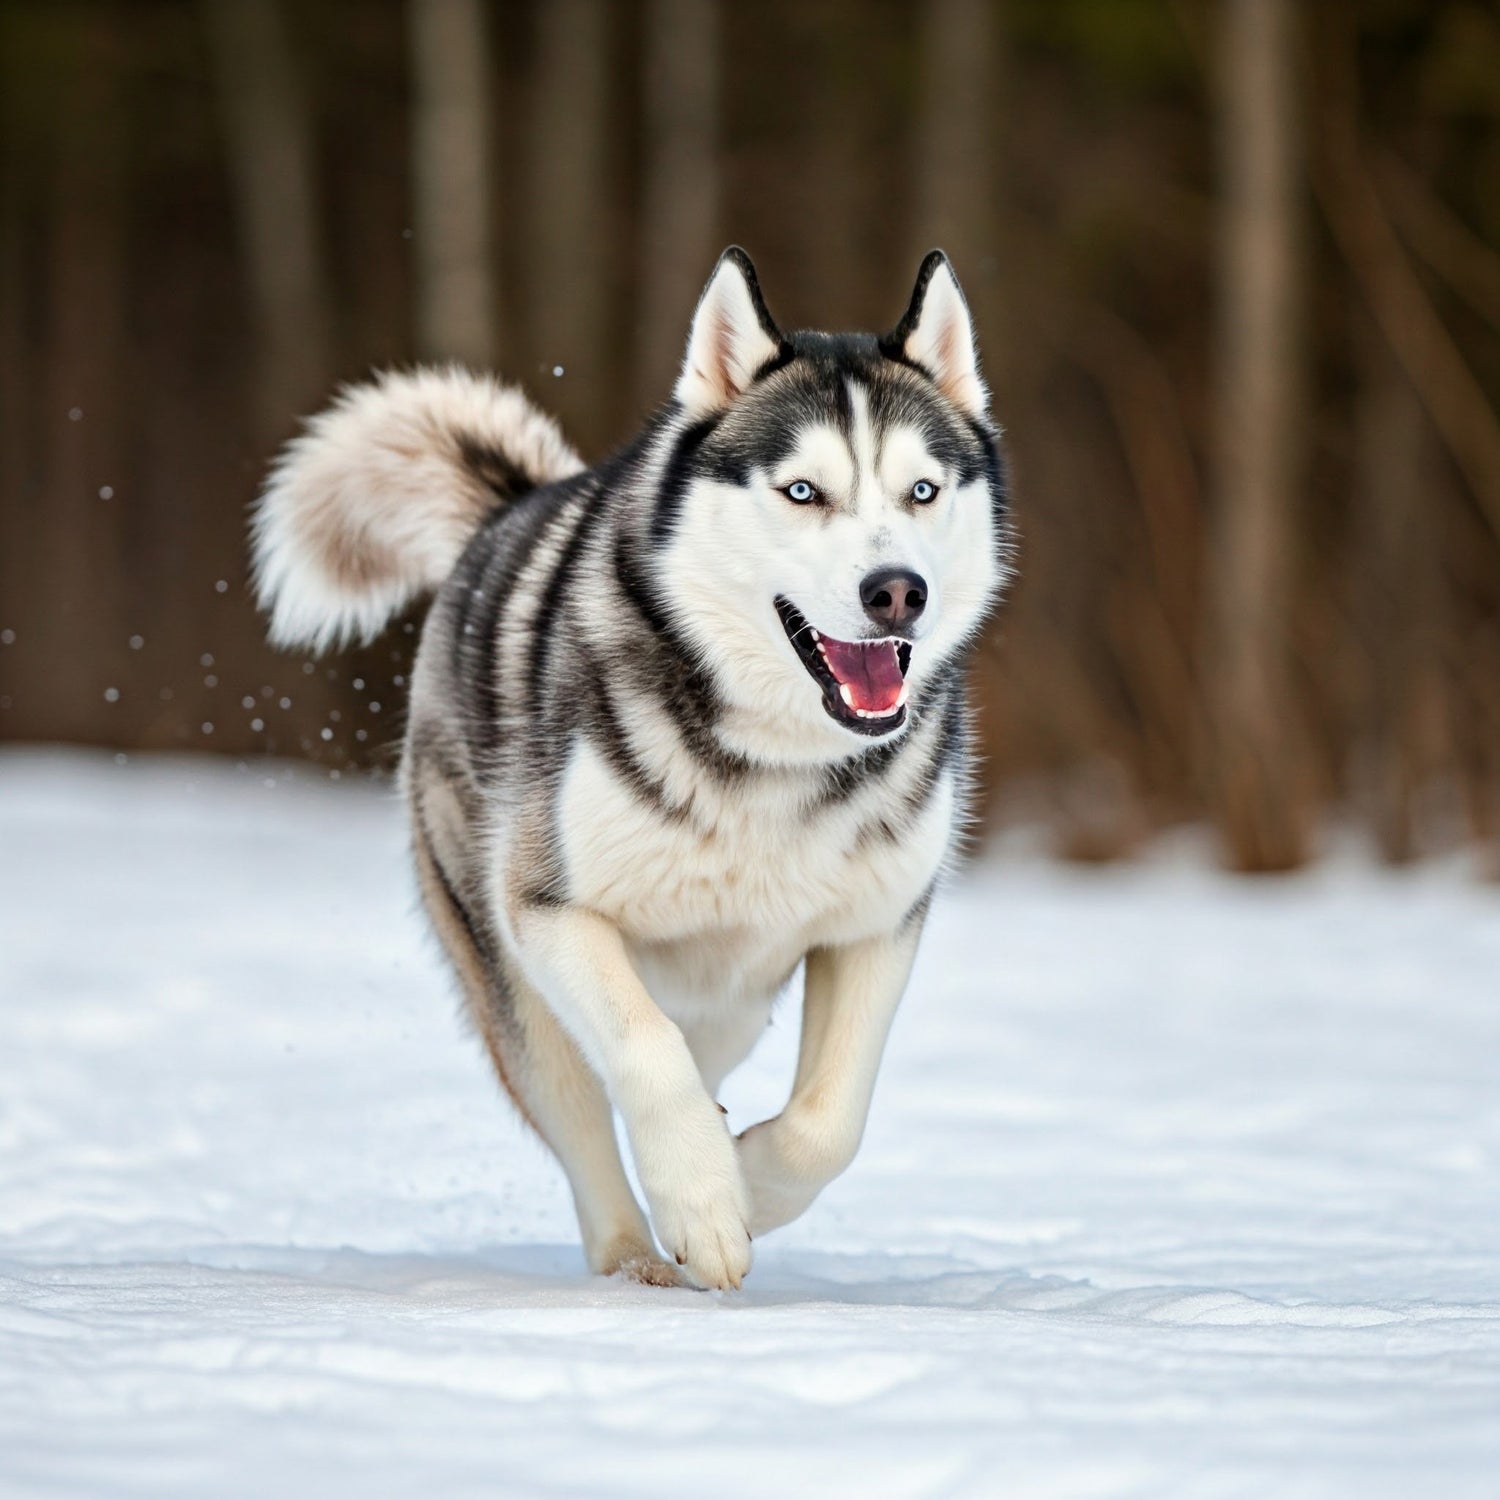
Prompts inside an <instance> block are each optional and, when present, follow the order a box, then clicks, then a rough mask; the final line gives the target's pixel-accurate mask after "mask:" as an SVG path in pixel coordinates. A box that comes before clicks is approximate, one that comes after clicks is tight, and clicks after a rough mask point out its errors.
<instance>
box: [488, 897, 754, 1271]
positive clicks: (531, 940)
mask: <svg viewBox="0 0 1500 1500" xmlns="http://www.w3.org/2000/svg"><path fill="white" fill-rule="evenodd" d="M512 925H513V935H514V937H515V940H516V945H517V948H518V950H519V952H520V955H521V961H522V963H523V965H524V966H525V968H526V970H527V974H528V976H529V977H530V979H531V980H532V982H533V983H534V984H535V985H536V986H537V988H538V989H539V990H540V991H541V993H542V994H543V995H544V996H545V997H546V1000H547V1003H548V1004H549V1005H550V1006H551V1007H552V1008H553V1010H554V1012H555V1013H556V1015H557V1017H558V1019H559V1020H560V1021H561V1022H562V1023H563V1025H564V1026H565V1027H567V1029H568V1031H569V1032H570V1033H571V1034H572V1036H573V1038H574V1040H575V1041H576V1042H577V1043H578V1046H579V1049H580V1050H581V1051H582V1053H583V1055H584V1056H585V1057H586V1058H587V1059H588V1061H589V1064H590V1065H591V1066H592V1067H593V1068H594V1070H595V1071H596V1072H597V1073H598V1074H599V1076H600V1077H601V1078H602V1079H603V1080H604V1083H605V1087H606V1088H607V1089H608V1090H609V1094H610V1098H611V1099H612V1100H613V1102H614V1105H615V1107H616V1108H617V1109H618V1110H619V1111H620V1116H621V1118H622V1119H623V1120H624V1121H625V1130H626V1133H627V1135H628V1136H629V1137H630V1148H631V1152H632V1154H633V1155H634V1157H635V1165H636V1171H637V1173H638V1174H639V1176H640V1180H641V1187H642V1189H643V1190H644V1192H645V1194H646V1201H647V1203H648V1205H649V1206H650V1209H651V1222H652V1225H653V1227H654V1228H655V1230H656V1235H657V1238H658V1239H659V1240H660V1241H661V1244H662V1248H663V1249H664V1250H665V1251H666V1252H667V1254H669V1255H671V1256H673V1257H675V1258H676V1260H677V1263H678V1264H679V1265H682V1266H685V1267H686V1268H687V1271H688V1273H689V1275H691V1276H692V1277H693V1278H694V1280H696V1281H698V1282H699V1283H700V1284H701V1285H703V1286H707V1287H731V1286H734V1287H737V1286H738V1285H739V1284H740V1281H741V1280H742V1278H743V1277H744V1275H745V1272H746V1271H748V1270H749V1269H750V1234H749V1230H748V1228H747V1225H748V1222H749V1218H750V1207H749V1196H748V1194H747V1192H746V1190H745V1182H744V1178H743V1177H742V1175H741V1173H740V1168H739V1163H738V1160H737V1158H736V1153H735V1144H734V1140H733V1138H732V1137H731V1136H730V1134H729V1130H728V1128H727V1126H726V1125H725V1122H724V1115H723V1113H722V1111H721V1110H720V1109H719V1107H718V1105H717V1104H715V1103H714V1101H713V1100H712V1099H710V1098H709V1096H708V1093H707V1091H706V1090H705V1089H704V1087H703V1082H702V1080H701V1078H700V1077H699V1075H698V1069H697V1066H696V1065H695V1064H694V1062H693V1058H692V1054H691V1053H690V1052H689V1051H688V1045H687V1042H686V1041H685V1040H684V1039H683V1035H682V1032H681V1031H679V1030H678V1028H677V1027H676V1026H675V1025H673V1023H672V1022H671V1021H670V1020H668V1018H667V1017H666V1016H665V1015H664V1014H663V1013H662V1011H661V1010H660V1008H659V1007H658V1006H657V1004H656V1002H655V1001H654V1000H652V998H651V996H650V995H649V994H647V993H646V987H645V986H644V985H643V984H642V983H641V981H640V978H639V976H638V975H637V974H636V972H635V969H634V967H633V965H632V964H631V962H630V956H629V954H628V953H627V952H626V949H625V941H624V939H623V937H622V936H621V935H620V931H619V929H618V928H617V927H615V926H614V924H613V923H611V922H608V921H606V920H605V919H604V918H603V917H600V916H597V915H595V914H594V913H592V912H587V911H581V910H578V909H575V908H572V907H558V906H544V905H528V906H526V907H525V908H524V909H523V910H522V911H521V912H519V913H518V914H515V915H514V918H513V924H512Z"/></svg>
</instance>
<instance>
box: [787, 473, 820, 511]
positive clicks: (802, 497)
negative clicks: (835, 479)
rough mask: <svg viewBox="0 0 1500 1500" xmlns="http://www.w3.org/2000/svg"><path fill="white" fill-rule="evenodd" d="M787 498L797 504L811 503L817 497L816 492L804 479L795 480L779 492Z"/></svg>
mask: <svg viewBox="0 0 1500 1500" xmlns="http://www.w3.org/2000/svg"><path fill="white" fill-rule="evenodd" d="M781 493H782V494H783V495H785V496H786V497H787V499H788V500H794V501H795V502H796V503H797V504H798V505H811V504H812V503H813V501H814V500H816V499H817V498H818V492H817V490H815V489H814V488H813V487H812V485H810V484H809V483H808V482H807V481H806V480H805V479H798V480H795V481H794V482H793V483H791V484H789V485H787V487H786V488H785V489H784V490H783V491H782V492H781Z"/></svg>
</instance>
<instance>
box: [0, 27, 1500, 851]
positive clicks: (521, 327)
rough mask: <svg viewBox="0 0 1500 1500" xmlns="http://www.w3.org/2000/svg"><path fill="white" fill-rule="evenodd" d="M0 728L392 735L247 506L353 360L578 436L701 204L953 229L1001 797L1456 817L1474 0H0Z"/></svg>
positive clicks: (1470, 554) (1484, 77)
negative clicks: (522, 410) (1008, 564)
mask: <svg viewBox="0 0 1500 1500" xmlns="http://www.w3.org/2000/svg"><path fill="white" fill-rule="evenodd" d="M0 163H3V165H0V738H5V739H12V740H29V741H73V742H84V743H89V744H99V745H109V746H115V747H121V748H124V749H127V750H129V749H135V748H142V749H145V748H150V749H162V750H182V749H186V748H192V749H197V750H209V751H216V752H223V753H229V754H234V755H239V756H248V755H251V754H256V753H262V752H272V753H275V754H278V755H285V754H290V755H294V756H295V755H300V756H304V757H307V758H309V759H312V760H315V761H317V762H319V763H321V764H323V765H325V766H327V767H328V768H330V769H331V770H332V771H342V770H343V769H345V768H347V767H349V766H351V765H369V764H385V765H389V764H390V763H391V760H392V758H393V746H394V743H395V741H396V740H397V739H398V737H399V734H400V726H401V704H402V702H403V698H404V694H403V691H402V684H403V680H404V674H405V671H406V669H407V666H408V663H409V659H410V654H411V649H412V645H413V641H414V630H415V624H416V622H415V621H414V620H407V621H404V622H403V623H402V624H401V625H400V626H399V627H397V628H396V629H395V630H393V631H392V632H391V633H390V635H389V636H388V637H387V638H386V639H384V640H382V641H380V642H378V643H377V644H376V645H375V646H374V647H372V648H369V649H367V650H364V651H362V652H359V653H355V654H353V655H351V656H348V657H344V658H340V659H336V660H333V661H329V662H318V663H312V662H306V661H303V660H301V659H293V658H287V657H281V656H277V655H276V654H274V653H272V652H270V651H269V650H268V649H267V648H266V647H265V646H264V644H263V637H262V626H261V622H260V620H259V619H258V618H257V616H256V614H255V611H254V608H253V605H252V603H251V600H250V597H249V593H248V590H247V581H246V552H245V513H246V507H247V505H248V504H249V502H250V500H251V499H252V497H253V495H254V493H255V490H256V487H257V484H258V482H259V480H260V478H261V476H262V475H263V473H264V470H265V465H266V462H267V460H268V458H269V457H270V455H271V454H272V453H273V451H274V449H275V447H276V445H277V444H278V443H279V442H280V441H281V440H283V439H284V438H286V437H287V436H289V435H290V434H291V433H292V432H294V431H295V429H296V420H297V418H298V416H299V415H300V414H303V413H306V412H308V411H309V410H311V409H312V408H314V407H316V406H317V405H319V404H321V403H322V402H323V401H324V400H325V398H326V397H327V396H328V394H329V393H330V391H331V390H332V388H333V387H334V385H335V384H336V383H337V382H340V381H344V380H350V379H356V378H359V377H361V376H363V375H364V374H366V373H367V372H368V371H369V370H370V369H371V367H372V366H379V365H385V364H392V363H404V362H409V361H412V360H417V359H428V358H443V357H450V356H451V357H456V358H460V359H463V360H467V361H472V362H474V363H477V364H481V365H493V366H494V367H496V368H497V369H499V370H500V371H501V372H502V373H504V374H505V375H507V376H509V377H511V378H513V379H517V380H519V381H521V382H522V383H524V384H525V385H526V386H527V387H529V389H530V390H531V391H532V393H533V394H534V395H536V396H538V397H539V398H540V399H541V401H542V403H543V404H544V405H547V406H549V407H552V408H554V409H556V410H557V411H558V412H559V413H560V414H561V415H562V417H563V419H564V421H565V424H566V426H567V428H568V430H569V432H570V433H571V435H572V436H573V438H574V440H575V441H576V442H578V443H579V444H580V445H581V446H582V447H583V449H584V451H585V452H586V453H589V454H592V455H595V456H598V455H600V454H602V453H603V452H604V451H606V450H607V449H608V448H609V447H611V446H612V445H615V444H617V443H619V442H621V441H623V440H624V439H626V438H627V437H628V436H630V435H631V433H632V432H633V431H634V430H635V428H636V426H637V425H638V423H639V422H640V420H641V418H642V416H643V415H644V414H645V413H646V412H647V411H648V410H649V409H650V408H651V407H652V406H653V405H654V404H655V403H656V402H657V401H658V400H660V399H661V398H662V397H663V396H664V395H665V394H666V392H667V390H668V388H669V382H670V380H671V377H672V372H673V369H674V366H675V363H676V359H677V354H678V351H679V349H680V346H681V342H682V339H683V336H684V334H685V331H686V325H687V319H688V316H689V314H690V312H691V309H692V306H693V302H694V299H695V297H696V295H697V292H698V290H699V288H700V286H701V284H702V282H703V280H704V278H705V277H706V275H707V273H708V270H709V268H710V267H711V265H712V263H713V259H714V257H715V255H716V254H717V252H718V250H719V249H720V248H721V247H722V245H723V244H725V243H727V242H729V241H738V242H740V243H742V244H744V245H745V246H746V247H747V248H748V249H749V250H750V252H751V253H752V255H754V256H755V258H756V260H757V264H758V266H759V268H760V272H761V279H762V283H763V285H764V286H765V288H766V291H767V294H768V297H769V300H770V302H771V306H772V308H773V310H774V312H775V313H776V315H777V317H778V319H779V320H780V321H781V322H782V323H783V324H784V325H786V326H788V327H791V326H805V325H817V326H825V327H836V326H843V327H849V326H855V327H885V326H888V325H889V324H890V323H891V322H893V321H894V320H895V318H896V317H897V316H898V314H899V313H900V311H901V309H902V307H903V305H904V302H905V298H906V295H907V293H908V291H909V288H910V283H911V278H912V275H913V273H914V271H915V268H916V264H917V260H918V257H919V256H920V254H921V253H922V252H923V251H924V250H926V249H927V248H929V247H930V246H931V245H934V244H941V245H942V246H944V247H945V248H946V249H947V250H948V251H949V252H950V254H951V255H952V256H953V258H954V261H955V263H956V266H957V269H958V271H959V275H960V277H961V279H962V280H963V282H964V285H965V288H966V290H967V291H968V293H969V296H970V300H971V302H972V304H973V307H974V310H975V313H976V316H977V319H978V322H979V326H980V330H981V336H982V347H983V350H984V353H985V356H986V368H987V373H988V375H989V378H990V381H991V384H992V386H993V389H994V392H995V406H996V412H997V415H998V416H999V418H1000V419H1001V420H1002V421H1003V422H1004V424H1005V426H1006V428H1007V429H1008V432H1009V435H1010V444H1011V454H1012V460H1013V464H1014V475H1015V489H1016V511H1017V516H1018V520H1019V525H1020V529H1021V535H1022V547H1021V556H1020V563H1021V576H1020V582H1019V585H1018V587H1017V589H1016V591H1015V593H1014V595H1013V596H1012V599H1011V601H1010V603H1009V604H1008V606H1007V607H1006V608H1005V610H1004V611H1003V612H1002V614H1001V616H1000V618H999V620H998V621H997V624H996V626H995V628H994V629H993V631H992V632H991V636H990V638H989V640H988V641H987V642H986V643H985V645H984V647H983V649H982V650H981V651H980V653H979V655H978V658H977V661H976V664H975V672H976V679H977V686H978V690H979V696H980V701H981V704H982V711H983V712H982V721H981V729H982V738H983V742H984V748H985V751H986V754H987V809H988V817H989V820H990V823H991V826H997V825H999V824H1001V823H1004V822H1005V821H1006V820H1008V819H1013V818H1020V817H1027V818H1031V817H1035V816H1036V815H1037V814H1038V813H1040V814H1042V815H1044V816H1045V817H1046V818H1047V819H1048V820H1049V822H1050V823H1051V825H1052V827H1053V828H1054V829H1055V830H1056V835H1057V841H1058V845H1059V847H1060V849H1061V850H1062V851H1063V852H1064V853H1066V854H1069V855H1071V856H1074V857H1079V858H1108V857H1112V856H1115V855H1118V854H1122V853H1125V852H1128V851H1129V850H1130V849H1131V848H1132V847H1133V846H1134V845H1135V844H1136V843H1137V842H1138V841H1139V840H1141V839H1142V838H1143V837H1145V836H1146V835H1148V834H1149V833H1150V832H1151V831H1153V830H1155V829H1157V828H1161V827H1164V826H1167V825H1170V824H1173V823H1176V822H1178V821H1181V820H1184V819H1195V818H1209V819H1211V820H1213V821H1214V822H1215V823H1216V824H1217V825H1218V827H1219V828H1220V829H1221V830H1222V832H1223V835H1224V847H1225V849H1226V852H1227V857H1228V858H1229V860H1230V861H1231V862H1232V863H1233V864H1235V865H1237V866H1239V867H1242V868H1249V869H1280V868H1287V867H1292V866H1295V865H1297V864H1298V863H1300V862H1301V861H1303V860H1304V859H1306V858H1308V857H1309V856H1310V855H1311V854H1312V853H1313V852H1315V849H1316V843H1315V835H1316V832H1317V830H1318V827H1319V826H1320V825H1321V824H1322V823H1323V822H1324V821H1325V820H1326V819H1327V818H1328V817H1329V816H1335V817H1346V816H1352V817H1353V818H1355V819H1356V820H1357V821H1359V822H1360V823H1362V824H1363V825H1364V826H1366V827H1368V828H1369V829H1370V830H1371V831H1372V832H1373V835H1374V837H1375V838H1376V840H1377V841H1378V845H1379V848H1380V849H1381V850H1382V851H1383V852H1384V854H1385V855H1386V856H1387V857H1388V858H1390V859H1392V860H1401V859H1406V858H1410V857H1413V856H1416V855H1419V854H1422V853H1424V852H1427V851H1429V850H1432V849H1436V848H1440V847H1444V846H1451V845H1452V844H1454V843H1456V842H1461V841H1466V840H1484V841H1489V842H1491V843H1492V844H1494V843H1496V842H1500V417H1497V406H1500V250H1497V247H1500V10H1497V7H1496V6H1495V5H1494V4H1490V3H1482V0H1369V3H1363V4H1356V3H1352V0H1326V3H1305V4H1296V3H1293V0H928V3H917V0H754V3H752V0H503V3H501V0H496V3H489V4H486V3H484V0H29V3H28V0H0Z"/></svg>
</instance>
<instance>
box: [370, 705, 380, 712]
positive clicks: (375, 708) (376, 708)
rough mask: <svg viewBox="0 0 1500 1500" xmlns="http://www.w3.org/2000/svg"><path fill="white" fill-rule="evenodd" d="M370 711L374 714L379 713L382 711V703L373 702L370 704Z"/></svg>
mask: <svg viewBox="0 0 1500 1500" xmlns="http://www.w3.org/2000/svg"><path fill="white" fill-rule="evenodd" d="M370 712H371V713H372V714H378V713H379V712H380V705H379V704H378V703H372V704H371V705H370Z"/></svg>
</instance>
